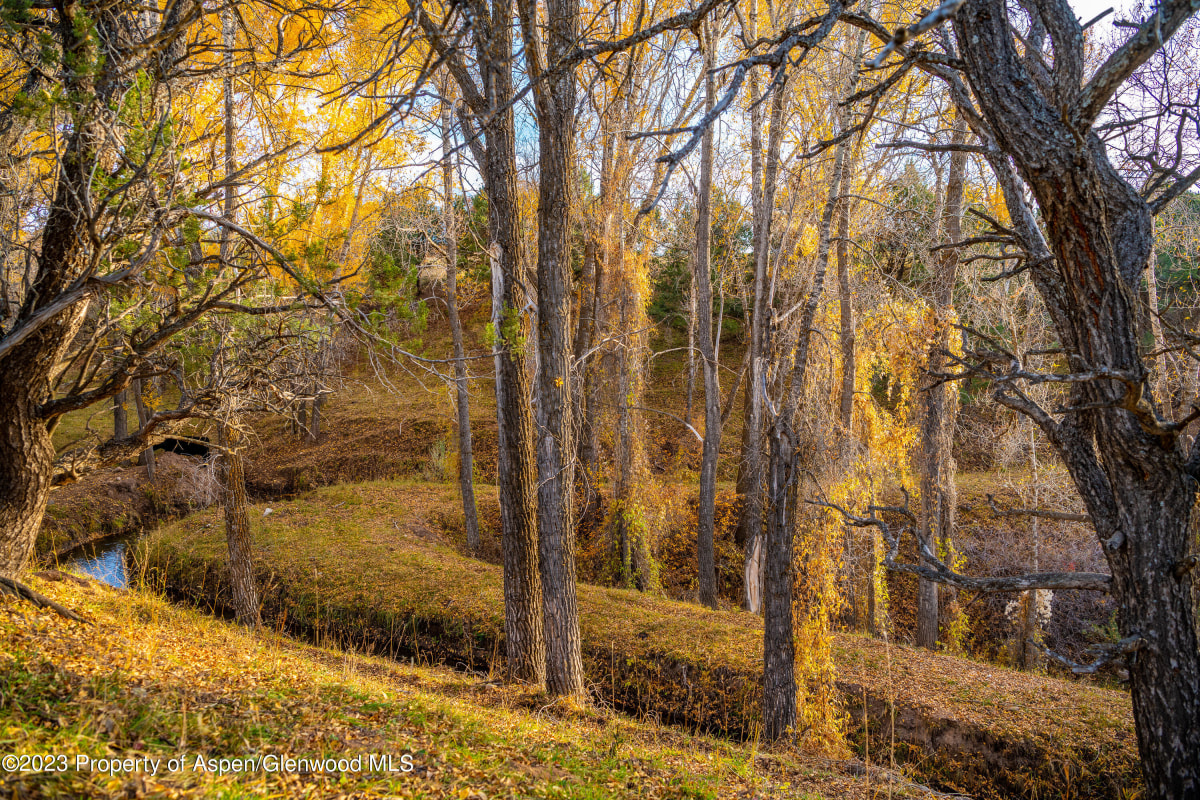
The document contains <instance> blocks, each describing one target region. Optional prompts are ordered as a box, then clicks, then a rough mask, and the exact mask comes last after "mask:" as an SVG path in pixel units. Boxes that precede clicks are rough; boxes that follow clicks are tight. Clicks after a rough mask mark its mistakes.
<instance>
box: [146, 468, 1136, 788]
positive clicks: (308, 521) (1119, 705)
mask: <svg viewBox="0 0 1200 800" xmlns="http://www.w3.org/2000/svg"><path fill="white" fill-rule="evenodd" d="M271 507H272V513H271V515H270V516H266V517H264V516H262V513H261V512H260V513H259V514H258V515H256V517H257V518H258V519H259V520H260V522H259V523H257V524H256V526H255V528H256V529H255V546H256V551H257V554H258V567H257V570H258V574H259V579H260V582H261V584H262V585H263V587H264V590H263V602H264V611H265V613H266V614H267V616H268V618H270V619H272V620H273V622H274V624H275V625H277V626H279V627H286V628H288V629H290V630H294V631H297V632H301V633H304V634H306V635H309V636H315V637H317V638H318V639H327V638H333V639H335V640H339V641H342V642H348V643H353V644H354V645H355V646H357V647H359V648H362V649H369V650H373V651H374V652H383V653H389V654H391V655H394V656H402V657H406V658H411V659H416V660H420V661H431V662H435V663H437V662H448V663H451V664H461V665H464V666H470V667H473V668H476V669H489V668H495V667H496V666H497V665H498V663H499V657H500V652H501V650H500V648H501V631H502V628H503V625H502V621H503V620H502V614H503V601H502V593H501V576H500V570H499V569H498V568H497V567H495V566H493V565H491V564H487V563H484V562H481V561H476V560H473V559H467V558H464V557H462V556H460V555H458V554H457V553H456V552H455V551H454V550H453V549H452V548H451V547H450V546H449V542H450V541H451V540H453V539H454V538H455V537H457V536H458V535H459V534H458V531H459V529H460V526H461V520H460V515H461V512H460V511H457V508H458V507H457V505H456V503H455V492H454V490H453V488H452V487H449V486H444V485H436V484H398V483H371V484H361V485H355V486H339V487H330V488H327V489H321V490H318V491H315V492H312V493H310V494H307V495H305V496H303V497H301V498H298V499H296V500H292V501H286V502H281V503H272V504H271ZM220 531H221V528H220V521H219V517H218V515H217V513H216V512H215V511H213V510H210V511H207V512H202V513H199V514H195V515H192V516H190V517H187V518H185V519H183V520H181V521H179V522H177V523H174V524H172V525H169V526H167V527H166V528H164V529H163V530H161V531H159V532H158V533H156V534H155V535H154V536H152V537H151V538H150V539H149V540H148V542H149V545H148V565H149V567H150V569H151V574H152V575H154V576H156V577H157V579H159V580H162V581H163V582H164V584H165V585H166V587H167V588H168V589H169V590H170V591H172V592H175V593H177V594H181V595H186V596H189V597H190V598H191V599H192V600H193V601H196V602H201V603H205V604H210V605H212V606H214V607H216V608H218V609H219V608H222V607H223V591H224V590H223V577H222V576H223V566H222V564H223V558H224V555H223V550H224V544H223V537H222V536H221V535H220ZM579 598H580V606H581V617H582V619H581V624H582V632H583V638H584V647H585V660H586V662H587V665H586V666H587V670H588V677H589V680H590V682H591V684H592V688H593V694H594V696H595V697H596V698H597V699H598V700H601V701H606V702H608V703H610V704H612V705H613V706H616V707H618V708H623V709H625V710H627V711H631V712H634V713H637V714H641V715H647V714H649V715H654V716H657V717H659V718H662V719H666V720H670V721H674V722H677V723H683V724H686V725H687V726H689V727H691V728H693V729H695V728H701V729H708V730H712V731H717V732H721V733H724V734H727V735H732V736H733V737H735V738H753V737H754V731H755V725H756V723H757V718H758V711H757V702H758V675H759V674H760V671H761V661H762V655H761V653H762V633H761V621H760V620H759V619H758V618H757V617H753V616H750V615H747V614H742V613H738V612H713V611H709V610H706V609H703V608H701V607H699V606H695V605H691V604H684V603H678V602H673V601H670V600H666V599H664V598H660V597H654V596H649V595H645V594H640V593H637V592H633V591H626V590H618V589H609V588H602V587H597V586H591V585H586V584H584V585H581V586H580V593H579ZM835 655H836V661H837V668H838V675H839V686H840V688H841V690H842V694H843V698H844V704H845V707H846V710H847V712H848V713H849V719H850V723H851V725H852V728H853V727H855V726H857V727H858V728H859V734H858V740H859V742H860V743H862V735H861V728H862V725H861V723H862V720H863V716H864V708H863V707H864V705H865V711H866V716H867V717H868V720H869V724H868V726H867V727H868V729H869V733H870V739H871V744H870V750H871V752H875V753H879V752H887V753H888V754H889V755H894V756H895V757H897V758H899V759H901V760H903V761H905V762H907V764H908V765H909V769H911V770H912V772H913V774H914V776H916V777H917V778H918V779H920V780H922V781H925V782H932V783H934V784H936V785H939V786H943V787H945V788H951V789H957V790H965V791H970V792H971V793H973V794H979V795H983V796H996V797H1001V796H1061V797H1112V796H1120V795H1121V794H1122V793H1125V792H1126V791H1130V792H1131V793H1132V790H1134V789H1135V788H1136V785H1137V759H1136V751H1135V745H1134V738H1133V723H1132V716H1131V711H1130V706H1129V699H1128V696H1127V695H1125V694H1123V693H1121V692H1117V691H1112V690H1106V689H1101V688H1097V687H1094V686H1087V685H1082V684H1079V683H1075V682H1071V681H1064V680H1058V679H1053V678H1048V677H1044V676H1038V675H1030V674H1022V673H1016V672H1012V671H1009V670H1006V669H1002V668H998V667H994V666H988V665H985V664H981V663H977V662H972V661H967V660H962V659H957V658H952V657H949V656H944V655H936V654H931V653H928V652H925V651H920V650H917V649H914V648H908V647H900V646H892V645H889V644H888V643H886V642H883V641H878V640H873V639H869V638H864V637H859V636H846V635H843V636H838V637H837V638H836V641H835ZM881 747H885V748H886V749H885V750H883V751H881V749H880V748H881Z"/></svg>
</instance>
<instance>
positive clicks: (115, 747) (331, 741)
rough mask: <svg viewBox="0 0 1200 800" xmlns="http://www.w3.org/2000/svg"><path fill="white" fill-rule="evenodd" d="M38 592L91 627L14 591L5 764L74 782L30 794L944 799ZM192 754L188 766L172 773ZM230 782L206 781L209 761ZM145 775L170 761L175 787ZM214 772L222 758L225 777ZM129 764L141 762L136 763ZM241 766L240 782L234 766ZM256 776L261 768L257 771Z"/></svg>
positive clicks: (328, 653) (195, 616) (5, 613)
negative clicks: (175, 763)
mask: <svg viewBox="0 0 1200 800" xmlns="http://www.w3.org/2000/svg"><path fill="white" fill-rule="evenodd" d="M44 574H45V575H47V576H48V577H49V578H53V579H54V580H43V579H39V578H34V579H32V580H31V585H32V586H33V587H34V588H35V589H36V590H38V591H41V592H43V593H45V594H47V595H49V596H50V597H52V598H53V599H55V600H57V601H58V602H60V603H63V604H65V605H67V606H70V607H72V608H74V609H77V610H79V611H80V612H81V613H82V614H83V615H84V616H85V617H86V618H87V619H89V620H90V621H91V624H90V625H81V624H78V623H74V622H70V621H68V620H65V619H63V618H61V617H58V616H57V615H54V614H51V613H43V612H39V611H37V610H35V609H33V608H32V607H31V606H29V605H28V604H23V603H18V602H17V601H15V600H14V599H12V598H9V597H6V596H3V595H0V739H2V741H3V744H2V745H0V751H2V753H3V754H5V755H7V754H14V755H17V756H19V757H21V756H30V757H32V756H34V755H40V756H44V755H47V754H65V755H67V756H69V759H70V764H71V766H72V767H74V766H75V765H76V763H78V762H77V761H76V759H77V758H78V756H80V755H83V756H87V757H90V758H92V759H95V760H100V759H136V760H137V764H136V766H135V768H134V769H133V770H132V771H129V772H123V771H122V772H117V773H116V774H111V775H110V774H105V773H104V772H102V771H98V767H99V766H101V765H102V764H103V762H101V764H100V765H97V769H96V770H77V769H74V768H72V769H68V770H67V771H64V772H58V771H55V772H48V771H43V772H40V773H37V772H31V771H26V772H20V771H12V770H8V769H4V770H0V793H2V794H3V795H5V796H13V797H63V798H80V797H89V798H130V797H196V798H201V797H204V798H208V797H219V798H242V797H288V798H304V797H322V798H333V797H401V798H410V797H411V798H476V799H478V798H604V797H614V798H662V799H663V800H666V799H668V798H679V799H680V800H682V799H683V798H697V799H699V798H714V799H715V798H725V797H747V798H750V797H772V798H807V799H808V800H820V798H868V797H882V796H888V797H926V796H930V793H928V792H926V791H922V790H921V789H919V787H914V786H911V785H910V784H908V783H907V782H905V781H903V780H902V779H900V778H898V776H896V775H894V774H891V773H887V772H885V771H883V770H878V769H864V768H863V767H862V765H860V764H857V763H854V762H838V761H829V760H824V759H813V758H806V757H803V756H799V755H797V754H795V753H792V752H786V751H780V752H770V753H763V752H759V751H757V750H756V749H755V748H754V747H753V745H750V744H734V743H731V742H729V741H727V740H721V739H712V738H707V737H703V736H695V735H690V734H688V733H686V732H682V731H679V730H677V729H674V728H670V727H664V726H660V725H656V724H651V723H645V722H634V721H631V720H629V719H627V718H624V717H622V716H620V715H616V714H613V713H610V712H605V711H603V710H588V711H580V710H575V709H568V708H561V707H557V706H553V705H550V706H547V705H545V702H544V700H543V699H542V698H541V697H540V696H538V695H536V694H531V693H529V692H528V691H525V690H521V689H519V688H511V687H503V686H499V685H497V684H496V683H494V682H492V681H489V680H487V679H486V678H485V677H483V676H481V675H478V674H467V673H462V672H454V671H450V670H447V669H437V668H427V667H419V666H410V665H405V664H399V663H396V662H394V661H389V660H385V659H379V658H371V657H365V656H361V655H355V654H352V653H347V652H340V651H335V650H329V649H320V648H316V647H312V646H308V645H303V644H299V643H297V642H296V641H294V640H291V639H288V638H287V637H281V636H275V635H272V634H270V633H264V634H262V635H259V636H255V635H252V634H249V633H247V632H245V631H243V630H241V629H239V628H236V627H234V626H232V625H230V624H227V623H225V622H222V621H220V620H217V619H214V618H212V617H210V616H207V615H204V614H201V613H198V612H194V611H189V610H186V609H182V608H179V607H177V606H173V605H171V604H169V603H167V602H165V601H163V600H162V599H160V598H158V597H156V596H153V595H150V594H145V593H141V592H123V591H116V590H112V589H110V588H108V587H104V586H102V585H100V584H97V583H94V582H91V581H81V580H78V579H74V578H66V579H63V577H62V573H44ZM181 754H183V755H185V757H186V761H185V762H184V766H185V768H184V769H182V770H176V771H173V772H169V771H167V767H168V760H169V759H171V758H177V757H179V756H180V755H181ZM271 754H274V755H276V756H288V757H291V758H296V759H300V758H307V759H317V760H322V761H323V760H325V759H329V758H334V759H346V760H347V766H350V762H349V759H353V758H354V757H355V756H358V757H360V758H361V759H362V762H361V763H363V764H367V765H368V766H369V762H368V761H367V759H368V758H369V757H370V756H372V755H374V756H379V755H383V756H387V755H391V756H392V757H393V762H392V764H393V766H394V767H396V768H399V766H400V765H401V763H402V762H401V757H402V756H403V755H405V754H408V755H409V756H410V758H411V763H412V765H413V770H412V771H411V772H408V773H403V772H397V773H392V774H387V773H384V772H381V771H379V770H375V771H373V772H372V771H368V767H366V766H365V767H363V771H361V772H360V771H356V770H354V769H353V768H351V769H350V770H348V771H345V772H338V771H336V769H334V770H332V771H328V772H325V771H321V772H313V773H309V774H296V773H294V772H287V771H279V772H265V771H261V770H259V771H255V770H251V771H248V772H245V771H243V772H241V773H230V774H224V775H222V774H218V772H219V770H220V768H221V763H220V761H219V760H220V759H237V758H262V757H264V756H267V755H271ZM197 757H201V758H202V759H204V763H205V764H206V765H207V764H210V763H211V764H212V765H213V766H214V767H215V768H216V770H217V771H210V770H208V769H202V770H200V771H197V770H196V769H195V764H196V758H197ZM145 759H151V760H152V761H153V760H157V761H159V762H160V763H159V765H158V771H157V774H151V770H150V769H147V768H146V763H147V762H146V761H145ZM214 760H215V761H214ZM131 766H133V765H132V764H131ZM225 766H226V767H227V768H228V769H235V770H236V769H237V767H236V766H235V765H233V764H232V763H231V762H230V763H227V764H226V765H225ZM242 766H243V768H244V765H242Z"/></svg>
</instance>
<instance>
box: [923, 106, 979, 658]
mask: <svg viewBox="0 0 1200 800" xmlns="http://www.w3.org/2000/svg"><path fill="white" fill-rule="evenodd" d="M966 135H967V126H966V123H965V122H964V121H962V120H959V121H958V122H957V123H956V124H955V126H954V134H953V136H952V137H951V144H954V145H962V144H963V143H964V142H965V141H966ZM966 166H967V154H966V153H965V152H964V151H961V150H957V151H954V152H953V153H952V154H951V156H950V172H949V175H948V177H947V179H946V194H945V200H944V201H943V202H942V204H941V206H942V218H941V220H940V223H941V229H942V238H944V239H945V242H943V244H948V243H951V242H958V241H961V240H962V215H963V185H964V183H965V181H964V178H965V174H966ZM934 265H935V271H934V274H933V276H932V280H931V281H930V284H931V286H930V289H931V291H930V298H929V299H930V303H931V304H932V306H933V310H934V313H935V314H936V315H937V321H938V329H937V334H936V336H935V337H934V341H933V344H932V345H931V346H930V348H929V354H928V364H929V366H928V370H929V372H931V373H936V372H944V371H946V368H947V366H948V364H947V361H946V357H945V356H944V355H943V352H944V351H947V350H949V348H950V337H951V335H952V334H953V328H952V321H951V319H950V315H951V313H952V306H953V302H954V284H955V281H956V279H957V276H958V248H955V247H948V248H946V249H944V250H939V251H938V252H937V257H936V259H935V260H934ZM922 397H923V402H922V404H921V421H920V429H921V449H920V454H921V457H920V461H919V465H920V470H921V479H920V480H921V507H920V512H919V514H918V516H917V519H918V528H917V530H918V535H919V536H920V537H921V541H923V542H925V543H926V544H927V545H929V547H930V549H932V550H934V551H935V552H936V551H937V549H938V548H939V546H940V547H941V548H942V549H943V551H944V550H945V548H946V547H947V546H948V545H949V543H950V541H951V537H952V535H953V533H954V516H955V510H956V507H957V492H956V490H955V488H956V487H955V483H954V471H955V465H954V453H953V451H954V426H955V422H956V420H957V417H958V389H957V387H956V386H955V385H953V384H951V383H942V384H940V385H936V386H932V387H930V388H929V389H927V390H926V391H924V392H922ZM938 609H939V598H938V585H937V583H936V582H934V581H929V580H925V579H924V578H919V579H918V584H917V631H916V643H917V645H918V646H920V647H926V648H929V649H930V650H936V649H937V642H938V619H939V611H938Z"/></svg>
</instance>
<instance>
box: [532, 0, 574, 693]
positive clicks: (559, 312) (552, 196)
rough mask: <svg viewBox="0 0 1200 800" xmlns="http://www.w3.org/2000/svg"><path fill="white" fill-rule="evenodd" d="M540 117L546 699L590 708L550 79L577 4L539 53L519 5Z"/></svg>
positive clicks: (560, 113) (565, 210)
mask: <svg viewBox="0 0 1200 800" xmlns="http://www.w3.org/2000/svg"><path fill="white" fill-rule="evenodd" d="M518 9H519V13H520V18H521V30H522V33H523V38H524V40H525V45H526V49H525V53H526V59H527V61H528V62H529V65H530V70H531V73H532V74H533V75H534V76H538V77H539V80H538V82H537V83H535V84H534V101H535V106H536V109H537V117H538V145H539V147H538V150H539V155H540V159H539V163H538V185H539V192H538V263H537V287H538V297H537V309H538V367H539V369H538V385H537V436H538V441H537V468H538V545H539V547H538V558H539V565H540V569H541V575H542V601H543V620H544V625H545V638H546V690H547V691H548V692H549V693H550V694H552V695H555V696H563V695H565V696H571V697H576V698H580V699H582V698H583V697H584V695H585V689H584V684H583V654H582V643H581V640H580V636H579V608H578V601H577V598H576V591H575V528H574V502H573V491H574V478H573V471H574V460H573V456H574V453H575V451H574V448H573V446H572V443H571V333H570V332H571V238H570V236H571V183H572V181H573V179H574V175H575V173H574V169H575V167H574V160H573V157H572V156H573V149H574V141H575V74H574V71H573V70H554V71H550V72H547V71H546V69H547V66H548V65H556V64H559V63H560V62H561V61H563V60H564V58H565V57H566V56H567V54H568V53H569V52H570V51H571V50H572V48H574V47H575V39H576V36H577V32H578V27H579V0H549V2H548V3H547V4H546V14H547V20H546V31H547V47H546V51H545V54H544V55H543V54H542V53H541V52H540V49H541V47H540V43H539V27H540V26H539V21H538V17H537V8H536V5H535V4H533V3H532V2H530V0H519V2H518Z"/></svg>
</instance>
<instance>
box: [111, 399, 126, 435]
mask: <svg viewBox="0 0 1200 800" xmlns="http://www.w3.org/2000/svg"><path fill="white" fill-rule="evenodd" d="M127 394H128V392H125V391H121V392H117V393H116V394H115V395H113V438H114V439H124V438H125V437H126V436H128V435H129V414H128V413H127V412H126V411H125V395H127Z"/></svg>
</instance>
